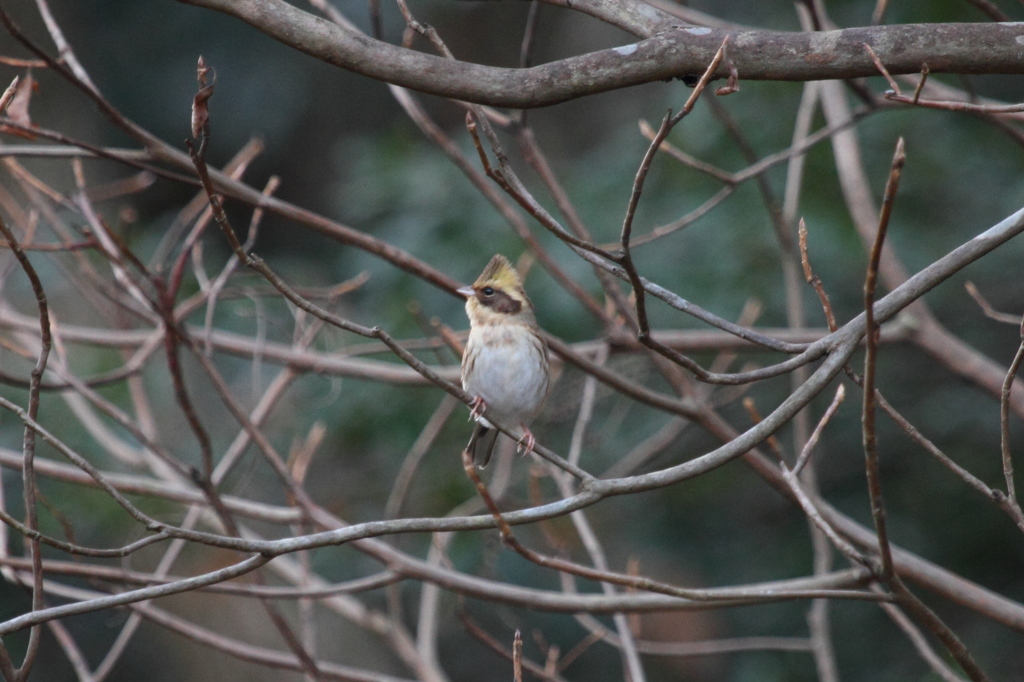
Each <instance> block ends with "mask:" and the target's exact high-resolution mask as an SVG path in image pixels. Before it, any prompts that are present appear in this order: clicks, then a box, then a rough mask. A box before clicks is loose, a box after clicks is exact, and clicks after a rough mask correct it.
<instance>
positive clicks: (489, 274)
mask: <svg viewBox="0 0 1024 682" xmlns="http://www.w3.org/2000/svg"><path fill="white" fill-rule="evenodd" d="M484 284H490V285H491V286H493V287H495V288H498V289H503V290H505V291H516V290H522V288H523V280H522V279H521V278H520V277H519V272H517V271H516V269H515V267H514V266H513V265H512V263H511V262H509V260H508V258H505V257H504V256H502V255H501V254H500V253H497V254H495V255H494V258H492V259H491V262H490V263H488V264H487V267H486V268H484V271H483V272H481V273H480V276H479V277H477V278H476V282H474V283H473V286H474V287H479V286H483V285H484Z"/></svg>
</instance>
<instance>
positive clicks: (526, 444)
mask: <svg viewBox="0 0 1024 682" xmlns="http://www.w3.org/2000/svg"><path fill="white" fill-rule="evenodd" d="M536 444H537V439H536V438H534V437H533V433H532V432H531V431H530V429H527V428H524V429H523V437H522V438H520V439H519V441H518V442H517V443H516V449H517V450H522V452H523V456H524V457H525V456H526V455H528V454H530V453H531V452H533V446H535V445H536Z"/></svg>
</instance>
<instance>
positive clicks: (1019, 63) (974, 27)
mask: <svg viewBox="0 0 1024 682" xmlns="http://www.w3.org/2000/svg"><path fill="white" fill-rule="evenodd" d="M178 1H179V2H182V3H184V4H189V5H195V6H197V7H204V8H207V9H213V10H217V11H220V12H224V13H225V14H228V15H231V16H233V17H236V18H238V19H241V20H242V21H244V22H246V23H248V24H250V25H251V26H253V27H255V28H257V29H259V30H260V31H262V32H264V33H266V34H267V35H268V36H270V37H272V38H274V39H275V40H278V41H280V42H282V43H284V44H285V45H288V46H290V47H293V48H295V49H296V50H299V51H301V52H305V53H306V54H308V55H310V56H313V57H316V58H317V59H321V60H323V61H326V62H328V63H330V64H334V65H336V66H340V67H342V68H344V69H348V70H350V71H354V72H356V73H359V74H362V75H364V76H369V77H370V78H376V79H378V80H382V81H385V82H387V83H392V84H395V85H401V86H403V87H407V88H411V89H413V90H419V91H421V92H426V93H429V94H433V95H440V96H442V97H450V98H453V99H459V100H463V101H466V102H474V103H477V104H488V105H492V106H503V107H512V108H517V109H529V108H534V107H542V106H547V105H551V104H557V103H559V102H565V101H568V100H572V99H577V98H579V97H584V96H586V95H593V94H597V93H600V92H607V91H609V90H617V89H620V88H625V87H630V86H633V85H639V84H642V83H650V82H652V81H658V80H665V79H670V78H682V77H686V76H698V75H700V74H701V73H703V72H704V69H705V68H706V67H707V65H708V64H709V63H710V62H711V60H712V58H713V57H714V55H715V52H716V51H717V50H718V48H719V47H720V46H721V44H722V41H723V40H725V39H726V37H728V38H729V58H730V59H731V60H732V62H733V64H735V67H736V69H737V70H738V71H739V74H740V77H741V78H743V79H744V80H781V81H810V80H829V79H840V78H862V77H867V76H874V75H878V68H877V67H876V66H875V64H874V62H873V61H872V60H871V56H870V55H869V54H868V52H867V50H865V49H864V45H865V44H867V45H870V46H871V48H872V49H873V50H874V52H875V54H877V55H878V58H879V59H880V60H881V62H882V63H883V64H884V65H885V67H886V69H888V71H889V73H891V74H906V73H918V72H920V70H921V65H922V64H923V63H925V62H927V63H928V66H929V68H930V70H931V72H932V73H972V74H995V73H1018V74H1019V73H1024V60H1022V59H1021V51H1022V42H1024V25H1022V24H1019V23H1009V24H996V23H988V24H903V25H892V26H866V27H860V28H849V29H844V30H838V31H822V32H804V33H799V32H784V31H729V30H723V29H712V28H704V27H695V26H678V25H670V24H668V23H666V24H665V26H664V28H663V29H662V30H661V31H659V32H657V33H654V34H653V35H651V36H650V37H647V38H646V39H644V40H641V41H640V42H638V43H635V44H632V45H625V46H621V47H616V48H612V49H608V50H599V51H597V52H591V53H588V54H584V55H579V56H576V57H570V58H568V59H562V60H559V61H555V62H550V63H548V64H542V65H540V66H534V67H531V68H527V69H508V68H499V67H491V66H483V65H480V64H471V63H468V62H461V61H457V60H450V59H443V58H441V57H434V56H432V55H427V54H423V53H420V52H416V51H414V50H409V49H405V48H402V47H398V46H395V45H391V44H389V43H385V42H382V41H379V40H374V39H372V38H369V37H367V36H365V35H362V34H359V33H355V32H353V31H348V30H346V29H344V28H341V27H340V26H337V25H336V24H332V23H330V22H328V21H325V20H323V19H321V18H319V17H316V16H314V15H312V14H310V13H308V12H305V11H303V10H300V9H298V8H296V7H294V6H292V5H289V4H288V3H286V2H284V0H178ZM646 27H647V25H644V24H640V23H635V24H634V30H644V28H646ZM719 70H720V73H718V74H717V75H718V76H720V77H722V78H724V77H726V76H728V69H727V68H726V67H725V66H722V67H720V68H719Z"/></svg>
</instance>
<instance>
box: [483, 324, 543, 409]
mask: <svg viewBox="0 0 1024 682" xmlns="http://www.w3.org/2000/svg"><path fill="white" fill-rule="evenodd" d="M467 344H468V345H469V346H470V347H472V349H473V350H474V351H476V352H477V357H476V360H475V361H474V363H473V371H472V372H471V373H469V375H468V376H466V377H464V379H463V388H465V389H466V391H467V392H468V393H470V394H472V395H474V396H480V397H481V398H483V399H484V403H485V404H486V405H487V410H486V411H487V412H488V413H489V414H491V415H492V416H493V417H495V418H496V419H498V420H499V421H502V422H508V423H509V425H515V424H518V423H520V422H523V421H526V420H529V419H530V418H531V417H532V416H533V415H534V413H535V412H536V411H537V409H538V408H539V407H540V403H541V401H543V400H544V395H545V393H547V388H548V373H547V357H546V355H545V350H544V346H543V342H540V343H538V340H537V339H535V338H534V337H532V335H531V334H529V333H527V332H526V330H525V329H524V328H523V327H521V326H519V325H509V326H506V325H497V326H492V325H486V326H481V327H478V328H474V329H473V330H472V331H471V332H470V336H469V340H468V341H467Z"/></svg>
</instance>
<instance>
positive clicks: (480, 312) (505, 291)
mask: <svg viewBox="0 0 1024 682" xmlns="http://www.w3.org/2000/svg"><path fill="white" fill-rule="evenodd" d="M458 293H460V294H462V295H463V296H465V297H466V314H467V315H469V319H470V321H471V322H472V323H473V324H485V325H486V324H499V323H508V322H510V321H519V322H523V323H526V324H534V318H533V305H532V304H531V303H530V299H529V298H527V297H526V292H525V291H524V290H523V280H522V279H521V278H520V277H519V273H518V272H516V269H515V267H513V265H512V263H510V262H509V260H508V258H505V257H504V256H502V255H501V254H496V255H495V256H494V258H492V259H491V262H490V263H488V264H487V267H486V268H484V271H483V272H481V273H480V276H479V277H477V278H476V281H475V282H473V285H472V286H468V287H462V288H461V289H459V290H458Z"/></svg>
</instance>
